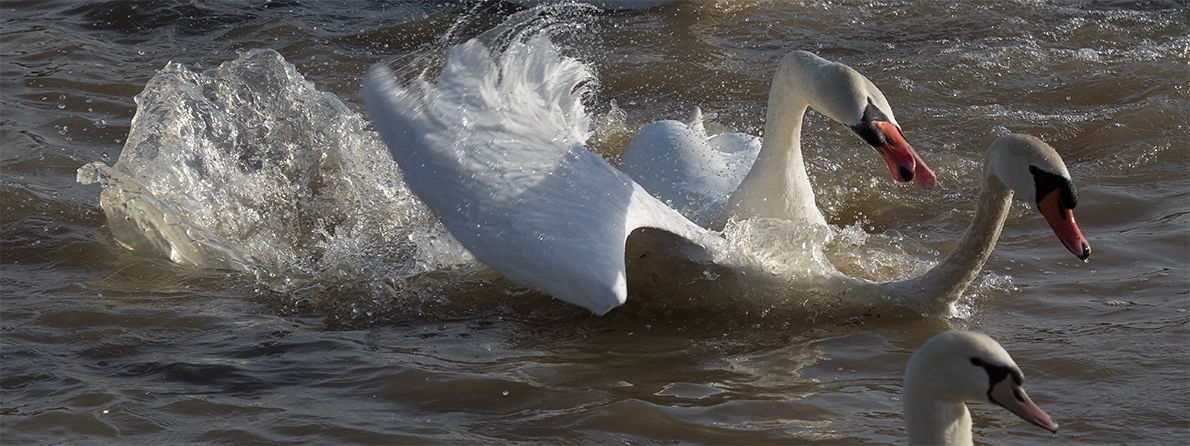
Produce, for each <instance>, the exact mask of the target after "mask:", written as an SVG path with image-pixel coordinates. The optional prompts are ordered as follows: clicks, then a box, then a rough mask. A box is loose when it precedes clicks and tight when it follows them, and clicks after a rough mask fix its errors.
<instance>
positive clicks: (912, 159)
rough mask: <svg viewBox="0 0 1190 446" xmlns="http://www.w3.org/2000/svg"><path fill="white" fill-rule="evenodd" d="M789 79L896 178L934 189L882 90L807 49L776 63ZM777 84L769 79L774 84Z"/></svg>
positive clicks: (859, 75) (851, 70)
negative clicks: (869, 148) (867, 147)
mask: <svg viewBox="0 0 1190 446" xmlns="http://www.w3.org/2000/svg"><path fill="white" fill-rule="evenodd" d="M781 67H782V68H781V71H782V72H786V73H788V74H789V76H786V78H785V79H779V81H780V82H782V83H786V82H787V83H789V84H790V85H792V86H794V87H795V89H796V90H798V91H800V92H801V95H802V96H803V97H804V98H805V99H806V100H807V101H808V102H809V105H810V107H811V108H813V109H815V110H818V112H819V113H822V114H824V115H826V116H827V117H829V118H831V119H834V120H836V121H839V122H841V123H843V124H845V125H847V126H848V127H850V128H851V130H852V131H854V132H855V133H856V134H857V135H859V137H860V138H863V140H864V141H865V142H867V143H868V144H869V145H871V146H872V148H873V149H876V153H879V154H880V157H881V158H884V162H885V164H887V165H888V170H889V171H890V172H892V176H893V178H894V179H896V180H897V181H902V182H905V181H911V180H914V179H916V180H917V184H918V185H920V186H921V187H923V188H925V189H931V188H933V187H934V184H935V182H936V181H935V178H934V172H933V171H931V170H930V168H929V167H928V166H926V163H925V162H923V161H922V160H921V157H919V156H917V152H916V151H914V150H913V147H912V146H910V145H909V143H907V142H905V135H904V134H902V133H901V126H900V125H899V124H897V119H896V118H895V117H894V116H893V112H892V107H889V105H888V100H886V99H885V98H884V93H881V92H880V89H878V88H876V86H875V85H873V84H872V82H871V81H869V80H868V79H867V78H866V77H864V76H863V75H861V74H859V72H857V71H855V70H854V69H852V68H851V67H849V66H847V65H843V64H841V63H837V62H831V61H828V60H826V59H823V58H821V57H818V56H817V55H815V54H813V53H810V52H806V51H794V52H791V53H789V55H787V56H785V59H784V60H782V61H781ZM776 86H777V83H774V87H776Z"/></svg>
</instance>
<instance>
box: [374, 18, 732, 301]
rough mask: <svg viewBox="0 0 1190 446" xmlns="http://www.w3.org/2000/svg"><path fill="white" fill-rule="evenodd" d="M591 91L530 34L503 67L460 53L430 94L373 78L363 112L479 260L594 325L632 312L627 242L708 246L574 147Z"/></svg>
mask: <svg viewBox="0 0 1190 446" xmlns="http://www.w3.org/2000/svg"><path fill="white" fill-rule="evenodd" d="M593 81H594V80H593V76H592V74H591V72H590V70H589V69H588V68H587V67H586V66H585V65H583V64H582V63H581V62H579V61H578V60H575V59H572V58H568V57H562V56H561V55H559V54H558V52H557V50H556V49H555V48H554V46H553V44H552V43H551V42H550V41H549V39H548V38H547V37H546V36H545V35H544V34H538V35H536V36H532V37H528V38H524V39H521V38H517V39H515V40H514V41H513V42H511V43H510V44H509V46H508V48H507V49H506V50H505V51H504V52H503V53H502V54H501V55H500V57H498V58H497V57H493V55H492V54H491V52H490V51H489V50H488V48H487V47H485V46H484V45H483V44H482V43H480V42H479V41H477V40H471V41H469V42H466V43H464V44H461V45H458V46H456V47H455V48H453V49H452V50H451V53H450V59H449V61H448V62H447V64H446V66H445V67H444V68H443V70H442V73H441V75H440V76H439V78H438V80H437V82H436V84H430V83H429V82H426V81H425V80H422V79H418V80H416V81H414V82H413V83H412V84H411V85H410V86H408V87H401V86H399V85H397V83H396V82H395V81H394V80H393V75H392V73H391V72H390V71H389V70H388V69H387V68H385V67H382V66H377V67H373V68H372V69H371V70H369V72H368V75H367V78H366V80H365V82H364V100H365V103H366V105H367V108H368V113H369V115H371V117H372V119H373V120H374V121H375V124H376V129H377V130H378V131H379V132H380V135H381V136H382V137H383V139H384V141H385V143H386V144H387V145H388V147H389V150H390V151H391V152H392V155H393V159H395V160H396V162H397V163H398V164H399V165H400V167H401V170H402V172H403V173H404V176H405V181H406V183H408V185H409V189H410V190H412V191H413V192H414V193H415V194H417V196H418V197H419V198H420V199H421V200H422V201H423V202H425V204H426V205H427V206H428V207H429V208H430V209H431V210H433V211H434V213H435V214H436V215H437V216H438V218H439V219H440V220H441V221H442V223H443V224H444V225H445V226H446V228H447V229H448V230H450V232H451V234H452V235H454V236H455V238H457V239H458V240H459V242H461V243H462V244H463V246H465V247H466V248H467V249H468V250H470V251H471V253H472V254H474V255H475V257H476V258H477V259H479V260H480V261H482V262H484V263H485V264H487V265H489V266H491V267H492V268H494V269H496V270H498V271H500V272H501V273H503V274H504V275H505V276H506V277H508V278H509V279H511V280H512V281H514V282H517V283H520V284H522V285H526V286H529V287H532V288H535V289H538V290H540V291H543V292H546V293H549V294H551V295H553V296H554V297H557V298H559V299H562V300H564V301H567V302H570V303H574V304H577V305H580V306H582V307H584V308H587V309H589V310H591V311H592V312H595V313H596V314H603V313H606V312H607V311H608V310H610V309H612V308H614V307H615V306H617V305H620V304H622V303H624V301H625V299H626V298H627V293H628V292H627V274H626V271H625V265H624V243H625V240H626V238H627V236H628V234H629V233H630V232H631V231H632V230H633V229H636V228H637V227H642V226H647V227H657V228H661V229H665V230H668V231H670V232H674V233H677V234H678V235H681V236H683V237H686V238H688V239H691V240H694V241H696V242H699V241H701V240H708V239H710V237H709V236H707V235H706V234H705V233H703V232H702V231H701V229H700V228H698V227H697V226H696V225H694V224H692V223H690V222H689V221H687V220H685V219H683V218H681V216H680V215H678V214H677V213H675V212H674V211H672V210H670V209H668V208H667V207H665V205H664V204H662V203H661V202H659V201H657V200H656V199H654V198H652V197H650V196H648V194H647V193H645V192H644V190H643V189H641V187H640V186H638V185H637V184H636V183H634V182H632V180H630V179H629V178H628V177H627V176H625V175H624V174H623V173H621V172H619V171H617V170H616V169H615V168H613V167H612V166H611V165H609V164H608V163H607V162H605V161H604V160H603V159H602V158H600V157H599V156H598V155H596V154H594V153H592V152H590V151H588V150H586V149H585V148H584V147H583V145H582V144H583V142H584V141H585V140H586V138H587V136H588V135H589V132H588V126H589V115H588V114H587V112H586V110H585V109H584V107H583V104H582V99H583V96H584V95H586V94H587V93H588V91H589V88H590V83H591V82H593Z"/></svg>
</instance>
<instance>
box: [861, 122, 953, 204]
mask: <svg viewBox="0 0 1190 446" xmlns="http://www.w3.org/2000/svg"><path fill="white" fill-rule="evenodd" d="M872 124H873V125H875V126H876V128H877V129H878V130H880V133H883V134H884V144H882V145H881V146H880V147H873V148H874V149H876V153H879V154H880V157H881V158H884V163H885V164H888V170H889V171H890V172H892V176H893V179H895V180H897V181H900V182H906V181H909V180H913V179H916V180H917V184H918V185H919V186H921V187H922V188H923V189H933V188H934V184H935V183H936V181H937V179H936V178H935V177H934V172H933V171H931V170H930V168H929V166H926V163H925V162H924V161H922V160H921V157H919V156H917V152H915V151H914V150H913V147H912V146H910V145H909V143H907V142H905V138H903V137H902V136H901V130H900V129H898V128H897V127H896V126H894V125H892V123H889V122H885V121H874V122H872Z"/></svg>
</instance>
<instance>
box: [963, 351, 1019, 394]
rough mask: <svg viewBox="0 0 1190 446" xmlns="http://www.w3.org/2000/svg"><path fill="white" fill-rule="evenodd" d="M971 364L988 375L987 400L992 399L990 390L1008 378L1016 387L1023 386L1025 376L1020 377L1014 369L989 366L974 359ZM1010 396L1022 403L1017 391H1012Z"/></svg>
mask: <svg viewBox="0 0 1190 446" xmlns="http://www.w3.org/2000/svg"><path fill="white" fill-rule="evenodd" d="M971 364H972V365H976V366H979V367H983V370H984V371H985V372H987V373H988V398H989V399H991V397H992V389H993V388H995V387H996V384H999V383H1000V382H1001V381H1004V380H1005V379H1008V378H1009V377H1011V378H1012V382H1014V383H1016V385H1018V386H1020V385H1023V384H1024V383H1025V376H1024V375H1021V371H1020V370H1017V369H1015V368H1012V367H1008V366H1004V365H995V364H989V363H987V362H984V361H983V360H982V359H979V358H976V357H972V358H971ZM1012 394H1013V396H1014V397H1015V398H1016V399H1018V400H1021V401H1024V397H1022V396H1021V393H1020V392H1019V391H1017V390H1016V389H1013V392H1012Z"/></svg>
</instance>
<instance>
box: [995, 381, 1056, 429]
mask: <svg viewBox="0 0 1190 446" xmlns="http://www.w3.org/2000/svg"><path fill="white" fill-rule="evenodd" d="M988 397H990V398H991V399H992V401H995V402H996V404H999V405H1001V406H1004V408H1005V409H1008V410H1009V411H1012V413H1014V414H1016V416H1018V417H1021V419H1022V420H1025V421H1028V422H1030V423H1033V424H1036V425H1038V426H1040V427H1041V428H1042V429H1045V430H1047V431H1050V432H1057V431H1058V423H1055V422H1054V420H1053V419H1052V418H1050V416H1049V414H1047V413H1045V411H1043V410H1041V408H1040V407H1037V404H1034V403H1033V400H1031V399H1029V395H1028V394H1026V393H1025V387H1024V386H1022V385H1020V384H1017V383H1016V381H1014V380H1013V379H1011V378H1005V379H1004V380H1003V381H1000V382H999V383H996V385H995V386H993V387H992V391H991V392H988Z"/></svg>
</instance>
